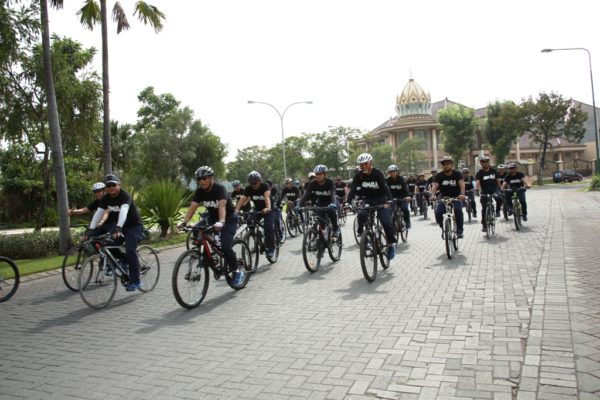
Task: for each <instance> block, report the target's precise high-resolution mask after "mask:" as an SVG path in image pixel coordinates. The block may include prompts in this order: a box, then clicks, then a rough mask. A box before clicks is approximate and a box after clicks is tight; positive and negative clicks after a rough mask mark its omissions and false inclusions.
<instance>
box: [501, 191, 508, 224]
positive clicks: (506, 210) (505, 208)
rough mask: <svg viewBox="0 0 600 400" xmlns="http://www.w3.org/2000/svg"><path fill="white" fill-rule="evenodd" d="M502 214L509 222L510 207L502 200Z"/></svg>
mask: <svg viewBox="0 0 600 400" xmlns="http://www.w3.org/2000/svg"><path fill="white" fill-rule="evenodd" d="M503 196H504V195H503ZM502 214H503V215H504V220H505V221H508V207H507V206H506V200H502Z"/></svg>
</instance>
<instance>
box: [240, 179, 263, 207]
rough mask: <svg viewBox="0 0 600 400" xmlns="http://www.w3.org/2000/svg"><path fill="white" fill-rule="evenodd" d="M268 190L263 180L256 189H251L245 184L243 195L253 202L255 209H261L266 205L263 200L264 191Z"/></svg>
mask: <svg viewBox="0 0 600 400" xmlns="http://www.w3.org/2000/svg"><path fill="white" fill-rule="evenodd" d="M268 191H269V185H267V184H266V183H264V182H261V184H260V185H259V186H258V188H257V189H252V186H246V188H245V189H244V196H246V197H249V198H250V200H252V202H253V203H254V208H255V209H256V210H262V209H264V208H265V207H266V206H267V203H266V202H265V200H266V199H265V193H266V192H268Z"/></svg>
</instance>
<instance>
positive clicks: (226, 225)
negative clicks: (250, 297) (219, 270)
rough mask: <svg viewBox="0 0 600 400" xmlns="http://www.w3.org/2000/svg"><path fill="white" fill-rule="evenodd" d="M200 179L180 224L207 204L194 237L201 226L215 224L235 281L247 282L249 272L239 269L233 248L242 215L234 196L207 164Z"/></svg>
mask: <svg viewBox="0 0 600 400" xmlns="http://www.w3.org/2000/svg"><path fill="white" fill-rule="evenodd" d="M196 182H197V183H198V188H197V189H196V192H195V193H194V197H193V199H192V202H191V204H190V207H189V208H188V211H187V213H186V214H185V217H183V222H182V223H181V224H180V225H179V227H184V226H186V225H187V224H188V222H189V221H190V219H192V217H193V216H194V213H195V212H196V210H197V209H198V207H199V206H200V205H202V206H204V207H205V208H206V211H207V213H206V214H204V215H203V220H202V221H200V222H198V223H197V224H196V225H195V226H194V230H193V232H194V237H196V236H197V235H198V231H199V230H200V227H201V226H206V225H212V226H213V228H214V230H215V231H216V232H217V233H220V234H221V248H222V250H223V257H224V258H225V261H226V262H227V265H228V267H229V272H232V273H233V282H234V284H235V285H240V284H241V283H242V282H243V281H244V278H245V272H244V271H243V270H241V269H240V268H239V266H238V263H237V257H236V254H235V251H233V248H232V246H233V237H234V236H235V230H236V229H237V223H238V216H237V214H236V213H235V212H234V207H233V203H232V202H231V197H230V196H229V195H228V194H227V190H226V189H225V186H223V185H221V184H220V183H216V182H215V172H214V170H213V169H212V168H211V167H209V166H206V165H203V166H201V167H199V168H198V169H197V170H196ZM204 218H205V219H204Z"/></svg>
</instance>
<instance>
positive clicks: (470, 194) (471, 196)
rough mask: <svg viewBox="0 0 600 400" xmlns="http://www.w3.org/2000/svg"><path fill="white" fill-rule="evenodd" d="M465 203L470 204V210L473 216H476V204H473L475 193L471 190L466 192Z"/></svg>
mask: <svg viewBox="0 0 600 400" xmlns="http://www.w3.org/2000/svg"><path fill="white" fill-rule="evenodd" d="M467 201H468V202H470V203H471V210H473V214H477V203H476V202H475V192H473V191H472V190H470V191H468V192H467Z"/></svg>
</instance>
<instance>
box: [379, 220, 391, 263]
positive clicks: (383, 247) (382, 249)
mask: <svg viewBox="0 0 600 400" xmlns="http://www.w3.org/2000/svg"><path fill="white" fill-rule="evenodd" d="M377 247H378V248H379V261H381V267H382V268H383V269H388V268H389V267H390V260H389V259H388V256H387V248H388V241H387V238H386V237H385V232H384V231H383V229H381V228H378V229H377Z"/></svg>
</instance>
